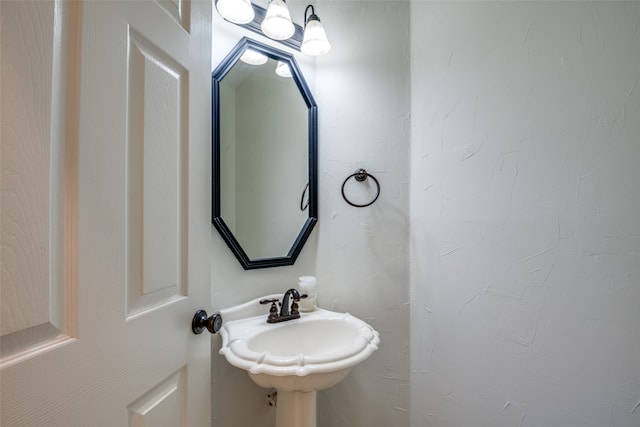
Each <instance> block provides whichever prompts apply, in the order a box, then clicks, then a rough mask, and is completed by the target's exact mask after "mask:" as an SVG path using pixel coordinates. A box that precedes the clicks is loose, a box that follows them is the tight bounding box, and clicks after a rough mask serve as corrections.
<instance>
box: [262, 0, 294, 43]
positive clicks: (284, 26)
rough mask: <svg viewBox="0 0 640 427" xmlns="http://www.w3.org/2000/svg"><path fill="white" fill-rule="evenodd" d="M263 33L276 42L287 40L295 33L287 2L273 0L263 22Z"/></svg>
mask: <svg viewBox="0 0 640 427" xmlns="http://www.w3.org/2000/svg"><path fill="white" fill-rule="evenodd" d="M260 28H262V32H263V33H264V34H265V35H266V36H267V37H270V38H272V39H274V40H286V39H288V38H289V37H291V36H292V35H293V33H295V31H296V28H295V27H294V26H293V22H291V14H290V13H289V8H288V7H287V3H286V2H285V0H271V1H270V2H269V7H268V8H267V14H266V16H265V17H264V20H263V21H262V25H261V26H260Z"/></svg>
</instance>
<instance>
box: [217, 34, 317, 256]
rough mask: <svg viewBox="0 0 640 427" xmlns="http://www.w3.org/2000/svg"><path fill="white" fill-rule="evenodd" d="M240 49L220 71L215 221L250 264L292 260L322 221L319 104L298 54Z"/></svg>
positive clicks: (252, 46) (244, 45) (247, 44)
mask: <svg viewBox="0 0 640 427" xmlns="http://www.w3.org/2000/svg"><path fill="white" fill-rule="evenodd" d="M239 46H241V47H240V49H238V47H236V49H234V51H233V52H232V54H231V58H229V57H228V58H227V60H228V63H225V61H227V60H225V61H223V63H222V64H221V65H220V66H219V67H218V68H217V69H216V71H214V74H213V76H214V79H213V80H214V98H215V99H214V154H215V155H214V163H215V164H214V178H215V179H214V181H217V183H216V182H214V218H213V223H214V225H216V227H217V228H218V230H219V231H220V232H221V234H222V236H223V238H224V239H225V241H226V242H227V244H228V245H229V247H230V248H231V250H232V251H233V252H234V254H235V255H236V256H237V257H238V260H239V261H240V263H241V264H242V265H243V267H244V268H246V269H249V268H260V267H272V266H277V265H290V264H293V262H294V261H295V258H296V257H297V255H298V253H299V252H300V250H301V249H302V245H304V242H305V240H306V238H307V237H308V235H309V233H310V232H311V229H312V227H313V225H314V224H315V221H316V213H315V210H316V207H315V204H316V203H315V197H316V195H315V189H316V183H315V174H316V171H315V164H316V159H315V144H316V139H315V138H316V135H315V129H316V125H315V120H316V107H315V104H314V103H313V98H312V97H311V94H310V92H308V88H307V87H306V83H305V82H304V78H303V76H302V73H301V72H300V71H299V69H298V68H297V64H296V63H295V60H294V59H293V58H292V57H291V56H288V55H286V54H284V53H283V52H280V51H278V50H276V49H273V48H270V47H267V46H263V45H260V44H257V43H256V42H253V41H250V40H248V39H243V41H242V42H241V44H239ZM225 64H226V65H225ZM216 102H217V103H216ZM216 105H217V108H216ZM308 184H309V189H308V190H307V191H305V189H306V187H307V185H308ZM303 198H304V200H302V199H303ZM307 204H308V206H307V207H306V209H304V210H303V209H301V208H303V207H305V206H306V205H307Z"/></svg>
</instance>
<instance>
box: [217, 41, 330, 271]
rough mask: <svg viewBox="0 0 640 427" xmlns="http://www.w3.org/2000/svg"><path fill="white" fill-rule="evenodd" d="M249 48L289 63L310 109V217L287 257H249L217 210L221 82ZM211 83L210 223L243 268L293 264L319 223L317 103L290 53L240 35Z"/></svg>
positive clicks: (218, 200) (218, 67)
mask: <svg viewBox="0 0 640 427" xmlns="http://www.w3.org/2000/svg"><path fill="white" fill-rule="evenodd" d="M249 48H251V49H252V50H255V51H258V52H260V53H262V54H264V55H266V56H268V57H269V58H272V59H274V60H277V61H283V62H286V63H288V64H289V67H290V68H291V74H292V78H293V80H294V81H295V83H296V85H297V87H298V89H299V90H300V94H301V96H302V98H303V99H304V102H305V103H306V105H307V108H308V109H309V116H308V117H309V120H308V126H309V129H308V135H309V137H308V146H309V156H308V168H307V169H308V171H309V190H308V197H309V205H308V208H307V209H308V212H309V216H308V218H307V220H306V221H305V223H304V225H303V226H302V229H301V230H300V233H299V234H298V237H297V238H296V240H295V242H294V243H293V245H292V246H291V249H290V250H289V253H288V254H287V255H286V256H280V257H272V258H255V259H251V258H249V256H248V255H247V254H246V252H245V251H244V249H243V248H242V246H241V245H240V243H239V242H238V240H237V239H236V237H235V236H234V235H233V233H232V232H231V230H230V229H229V227H228V226H227V224H225V222H224V220H223V219H222V217H221V216H220V215H221V209H220V188H221V187H220V146H221V141H220V82H221V81H222V79H224V77H225V76H226V75H227V73H229V71H231V69H232V68H233V66H234V65H235V64H236V62H237V61H239V60H240V57H241V56H242V54H243V53H244V52H245V50H247V49H249ZM211 85H212V98H211V99H212V116H213V117H212V119H213V120H212V125H213V128H212V139H213V147H212V148H213V149H212V153H213V174H212V178H213V179H212V181H213V182H212V184H213V197H212V201H213V207H212V213H213V214H212V223H213V225H214V226H215V227H216V229H217V230H218V232H219V233H220V235H221V236H222V238H223V239H224V241H225V243H226V244H227V246H229V249H231V252H233V254H234V255H235V256H236V258H237V259H238V261H239V262H240V264H241V265H242V267H243V268H244V269H245V270H252V269H257V268H267V267H280V266H285V265H293V264H294V263H295V261H296V258H297V257H298V255H299V254H300V251H302V248H303V246H304V244H305V242H306V241H307V239H308V238H309V235H311V231H312V230H313V227H314V226H315V224H316V222H318V178H317V177H318V106H317V105H316V103H315V100H314V99H313V95H312V94H311V90H310V89H309V87H308V85H307V83H306V81H305V79H304V76H303V74H302V71H301V70H300V67H299V66H298V63H297V62H296V59H295V58H294V57H293V55H290V54H288V53H286V52H283V51H281V50H278V49H275V48H273V47H271V46H268V45H265V44H262V43H259V42H257V41H255V40H252V39H249V38H247V37H243V38H242V39H241V40H240V41H239V42H238V44H237V45H236V46H235V47H234V48H233V49H232V50H231V52H230V53H229V54H228V55H227V56H226V57H225V58H224V59H223V60H222V62H221V63H220V64H219V65H218V66H217V67H216V69H215V70H214V71H213V73H212V74H211Z"/></svg>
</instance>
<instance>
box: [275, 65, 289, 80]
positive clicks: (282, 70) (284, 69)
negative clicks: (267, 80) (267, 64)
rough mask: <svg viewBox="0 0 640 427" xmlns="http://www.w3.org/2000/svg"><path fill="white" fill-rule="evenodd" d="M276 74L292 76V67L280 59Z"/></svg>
mask: <svg viewBox="0 0 640 427" xmlns="http://www.w3.org/2000/svg"><path fill="white" fill-rule="evenodd" d="M276 74H277V75H279V76H280V77H291V68H290V67H289V64H287V63H286V62H282V61H278V65H276Z"/></svg>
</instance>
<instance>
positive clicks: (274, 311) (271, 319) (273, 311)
mask: <svg viewBox="0 0 640 427" xmlns="http://www.w3.org/2000/svg"><path fill="white" fill-rule="evenodd" d="M279 302H280V300H279V299H278V298H271V299H269V298H267V299H261V300H260V304H271V307H270V308H269V316H268V317H267V322H268V323H275V321H276V320H277V319H278V307H276V304H277V303H279Z"/></svg>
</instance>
